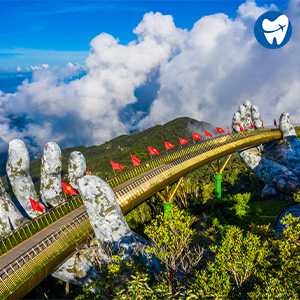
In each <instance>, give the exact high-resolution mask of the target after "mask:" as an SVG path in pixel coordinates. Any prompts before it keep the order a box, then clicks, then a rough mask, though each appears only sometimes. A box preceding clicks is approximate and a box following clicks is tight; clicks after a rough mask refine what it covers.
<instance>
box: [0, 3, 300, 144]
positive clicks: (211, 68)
mask: <svg viewBox="0 0 300 300" xmlns="http://www.w3.org/2000/svg"><path fill="white" fill-rule="evenodd" d="M290 6H292V7H293V9H291V8H290V7H289V8H288V10H287V12H286V13H287V15H288V17H289V18H290V20H291V22H292V26H293V29H294V32H295V34H294V33H293V36H292V38H291V41H290V42H289V43H288V44H287V45H285V46H284V47H283V48H281V49H277V50H274V51H273V50H269V49H265V48H263V47H262V46H260V45H259V44H258V43H257V41H256V39H255V37H254V34H253V28H254V23H255V20H256V18H257V17H258V16H259V15H260V14H261V13H263V12H265V11H266V10H267V9H268V7H257V5H256V4H255V2H253V1H247V2H246V3H244V4H242V5H241V6H240V8H239V10H238V14H237V17H236V18H235V19H230V18H228V16H226V15H225V14H221V13H220V14H215V15H211V16H205V17H203V18H201V19H200V20H199V21H198V22H196V23H195V24H194V27H193V28H192V29H191V30H190V31H187V30H184V29H180V28H176V26H175V24H174V22H173V18H172V16H163V15H162V14H160V13H155V14H154V13H152V12H151V13H148V14H145V16H144V18H143V20H142V21H141V22H140V24H138V26H137V27H136V29H135V30H134V33H135V34H136V35H137V40H135V41H132V42H131V43H129V44H128V45H121V44H120V43H119V41H118V40H117V39H115V38H114V37H112V36H111V35H108V34H106V33H102V34H100V35H98V36H97V37H95V38H94V39H93V40H92V41H91V50H90V53H89V56H88V58H87V59H86V61H85V65H84V66H83V65H80V64H72V63H69V64H68V65H67V66H66V67H65V68H59V67H52V68H51V67H48V66H47V65H44V66H43V67H42V68H36V67H34V66H33V68H34V69H35V71H34V76H33V80H32V82H30V83H29V82H28V80H25V81H24V82H23V84H22V86H20V87H18V91H17V93H15V94H7V95H6V94H3V93H0V101H1V102H0V103H1V109H2V110H1V115H2V116H3V117H2V118H3V119H2V120H0V122H2V123H1V126H4V127H3V132H4V139H2V140H3V143H2V144H1V143H0V150H1V149H2V148H1V147H3V145H4V143H7V141H8V139H9V138H11V137H12V136H13V137H19V138H26V137H29V138H30V139H31V140H32V145H34V146H36V147H39V146H43V145H44V144H45V143H46V142H48V141H50V140H53V141H56V142H58V143H59V144H60V145H61V146H63V147H66V146H74V145H79V144H85V145H91V144H100V143H102V142H104V141H106V140H108V139H111V138H113V137H115V136H118V135H120V134H122V133H128V132H129V130H130V129H131V128H130V126H131V124H129V123H128V122H124V120H122V118H120V115H122V114H123V112H124V111H125V110H126V108H127V107H128V105H131V104H133V103H135V102H136V101H137V99H136V97H135V94H134V93H135V90H136V89H137V88H138V87H141V86H143V85H144V84H145V83H146V82H147V81H148V80H149V79H151V78H152V76H154V75H155V76H158V81H159V83H160V89H159V91H158V94H157V98H156V99H155V100H154V101H153V103H152V105H151V107H150V112H149V114H148V115H147V116H146V117H145V118H144V119H142V120H141V121H140V123H139V124H138V126H139V127H140V128H145V127H148V126H151V125H155V124H158V123H165V122H167V121H169V120H171V119H173V118H175V117H180V116H189V117H192V118H196V119H198V120H203V121H208V122H210V123H213V124H215V125H216V126H226V125H227V124H228V125H229V124H230V122H231V118H232V115H233V113H234V111H235V110H236V109H237V107H238V105H239V104H241V102H243V101H244V100H245V99H250V100H251V101H252V102H253V103H255V104H257V105H259V106H260V108H261V111H262V116H263V118H264V121H265V124H266V123H268V122H269V123H271V122H272V120H273V118H274V117H278V116H279V114H280V113H281V112H283V111H284V110H286V111H289V112H290V113H291V116H292V118H293V119H294V120H297V116H298V115H299V113H300V108H299V104H298V103H299V101H298V99H297V95H299V92H300V84H299V82H300V80H299V79H300V70H299V68H298V66H299V62H300V58H299V53H300V44H299V39H297V37H298V35H299V33H298V32H300V30H299V29H300V13H299V9H298V10H297V9H296V8H299V1H293V2H291V4H290ZM271 8H272V9H274V6H273V5H271ZM83 74H84V75H83ZM157 74H158V75H157ZM24 113H25V114H26V115H25V119H24V120H23V123H22V126H19V127H18V128H15V129H11V127H9V126H8V125H9V123H10V121H9V120H8V119H7V118H8V117H9V116H20V115H22V114H24ZM137 115H138V116H142V115H143V114H142V113H141V112H137ZM131 119H132V120H133V119H135V118H134V117H131Z"/></svg>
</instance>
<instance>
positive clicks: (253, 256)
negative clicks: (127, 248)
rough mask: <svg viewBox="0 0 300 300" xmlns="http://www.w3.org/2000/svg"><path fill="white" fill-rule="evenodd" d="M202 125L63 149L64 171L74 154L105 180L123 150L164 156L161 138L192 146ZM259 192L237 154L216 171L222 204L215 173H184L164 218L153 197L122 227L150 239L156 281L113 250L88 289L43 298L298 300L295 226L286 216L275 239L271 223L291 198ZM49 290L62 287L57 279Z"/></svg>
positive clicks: (126, 159) (184, 123) (126, 158)
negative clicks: (220, 177)
mask: <svg viewBox="0 0 300 300" xmlns="http://www.w3.org/2000/svg"><path fill="white" fill-rule="evenodd" d="M202 125H203V124H201V123H200V122H197V121H195V120H191V119H189V118H180V119H176V120H173V121H171V122H169V123H167V124H165V125H163V126H155V127H152V128H149V129H148V130H146V131H143V132H140V133H134V134H132V135H129V136H126V135H123V136H120V137H118V138H116V139H113V140H112V141H109V142H106V143H104V144H103V145H100V146H92V147H83V146H81V147H76V148H69V149H64V150H63V174H66V172H67V161H68V157H69V154H70V153H71V152H72V151H75V150H77V151H81V152H82V153H83V154H84V156H85V157H86V161H87V167H88V169H89V170H90V171H91V172H92V174H96V175H99V176H100V177H102V178H103V179H107V178H109V177H111V176H112V175H113V173H112V169H111V165H110V160H114V161H116V162H118V163H120V164H123V165H124V166H125V170H128V169H130V168H131V166H132V162H131V159H130V155H129V153H130V152H131V153H132V154H133V155H135V156H136V157H137V158H138V159H140V160H141V162H142V163H143V162H146V161H148V160H149V159H150V156H149V153H148V149H147V146H152V147H155V148H157V149H158V150H159V151H160V153H165V148H164V145H163V142H164V141H165V140H166V141H168V142H171V143H172V144H175V145H176V148H179V142H178V136H179V137H181V138H185V139H188V140H189V141H190V142H191V132H200V133H201V129H200V128H202V127H201V126H202ZM197 126H199V127H198V128H199V131H198V130H197V129H196V128H197ZM211 131H212V132H214V131H213V130H212V129H211ZM221 162H222V160H221ZM39 168H40V167H39V161H35V162H33V164H32V169H31V173H32V174H33V176H34V178H35V183H36V184H37V183H38V178H39ZM120 172H121V171H117V173H120ZM262 188H263V183H262V182H260V181H259V179H258V178H257V176H256V175H255V174H254V173H252V171H251V170H250V169H249V168H248V167H247V166H246V165H245V164H244V162H243V161H242V160H241V158H240V157H239V155H238V154H234V155H233V156H232V158H231V159H230V162H229V164H228V165H227V167H226V169H225V170H224V172H223V182H222V195H223V196H222V200H217V199H214V189H215V181H214V172H213V170H212V168H211V167H210V166H209V165H207V166H204V167H202V168H200V169H198V170H197V171H195V172H193V173H190V174H188V176H186V177H185V178H184V180H183V182H182V184H181V186H180V188H179V190H178V192H177V195H176V197H175V200H174V201H175V202H174V204H173V208H172V213H171V215H170V216H168V217H165V216H163V214H162V212H163V205H162V202H161V200H160V199H159V198H157V197H156V196H153V197H151V198H150V199H148V200H147V201H146V202H144V203H143V204H142V205H140V206H139V207H137V208H136V209H134V210H133V211H131V212H130V213H128V214H127V215H126V220H127V222H128V224H129V226H130V227H131V228H132V229H133V230H134V231H136V232H138V233H139V234H141V235H142V236H143V237H146V238H148V239H149V240H151V241H152V243H153V245H154V246H153V247H151V248H148V249H147V251H148V253H151V254H154V255H156V257H157V258H158V259H159V262H160V267H161V270H162V272H161V273H160V274H158V275H157V274H156V276H155V274H153V273H151V272H149V270H148V269H147V268H146V266H145V265H144V264H134V263H133V261H131V260H127V261H123V260H122V259H121V256H120V255H119V254H118V253H112V254H111V261H110V262H109V263H108V264H107V265H102V266H101V274H102V276H101V277H100V279H98V280H96V281H94V282H92V283H91V284H90V286H87V287H84V288H83V289H82V290H78V288H77V289H76V288H75V286H74V288H73V289H71V290H72V291H73V293H72V295H70V297H69V298H68V297H67V296H66V295H64V293H63V292H60V293H58V291H57V288H54V289H52V290H50V292H49V294H48V297H49V295H51V296H50V297H49V298H51V299H61V298H68V299H70V298H72V299H74V298H76V297H77V298H76V299H78V300H80V299H115V300H117V299H118V300H119V299H125V300H129V299H298V298H299V296H300V286H299V282H298V280H295V278H298V277H299V275H300V269H299V268H300V267H299V266H300V264H299V259H300V250H299V248H300V244H299V240H300V225H299V223H298V220H295V219H293V218H291V217H288V218H287V219H286V221H285V222H286V223H285V224H286V226H285V228H284V232H283V234H278V235H275V233H274V231H273V229H271V226H272V224H273V223H274V221H275V218H276V216H277V214H278V213H279V212H280V210H281V209H282V208H283V207H285V206H286V205H288V204H290V203H292V201H282V200H276V199H272V200H265V199H261V197H260V192H261V190H262ZM299 199H300V193H299V194H297V195H295V196H294V200H295V201H298V202H300V200H299ZM52 280H53V279H52ZM54 285H56V286H60V287H61V289H62V288H63V285H62V284H61V283H59V282H58V281H56V283H55V284H54ZM75 290H76V292H74V291H75ZM92 291H93V292H92ZM32 298H33V297H32Z"/></svg>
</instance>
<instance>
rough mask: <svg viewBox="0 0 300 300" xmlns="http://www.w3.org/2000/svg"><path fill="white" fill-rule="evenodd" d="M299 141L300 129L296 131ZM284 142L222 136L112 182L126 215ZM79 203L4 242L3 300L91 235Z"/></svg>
mask: <svg viewBox="0 0 300 300" xmlns="http://www.w3.org/2000/svg"><path fill="white" fill-rule="evenodd" d="M295 129H296V133H297V136H298V137H299V136H300V126H295ZM280 139H282V136H281V133H280V131H279V130H278V129H277V128H264V129H257V130H250V131H244V132H240V133H237V134H230V135H222V136H218V137H215V138H213V139H209V140H207V141H203V142H201V143H199V144H194V145H191V146H189V147H186V148H184V149H181V150H178V151H174V152H172V153H170V154H167V155H164V156H160V157H158V158H156V159H153V160H151V161H148V162H146V163H144V164H142V165H140V166H138V167H136V168H133V169H131V170H128V171H127V172H124V173H122V174H120V175H117V176H115V177H113V178H111V179H110V180H108V183H109V184H110V186H111V187H112V188H113V191H114V192H115V195H116V198H117V201H118V203H119V204H120V206H121V209H122V212H123V213H124V214H126V213H128V212H129V211H130V210H132V209H134V208H135V207H137V206H138V205H139V204H141V203H142V202H143V201H145V200H146V199H148V198H149V197H150V196H152V195H154V194H155V193H157V192H158V191H160V190H162V189H163V188H164V187H165V186H167V185H170V184H172V183H174V182H176V181H177V180H178V179H179V178H181V177H183V176H185V175H186V174H188V173H189V172H192V171H194V170H196V169H198V168H199V167H201V166H203V165H205V164H208V163H210V162H213V161H214V160H217V159H220V158H222V157H224V156H227V155H229V154H232V153H234V152H236V151H241V150H245V149H247V148H251V147H253V146H257V145H259V144H261V143H267V142H271V141H275V140H280ZM92 231H93V230H92V227H91V225H90V222H89V219H88V215H87V213H86V211H85V208H84V206H83V205H82V202H81V200H80V199H78V198H75V199H72V200H71V201H69V202H66V203H63V204H61V205H60V206H58V207H55V208H54V209H52V210H51V211H49V212H47V213H45V214H44V215H41V216H40V217H38V218H35V219H34V220H32V221H31V222H30V223H27V224H26V225H24V226H23V227H21V228H18V229H17V230H15V231H13V232H12V233H11V234H9V235H7V236H5V237H3V238H2V239H1V240H0V251H1V252H0V254H1V256H0V299H6V298H8V299H18V298H22V297H23V296H24V295H25V294H26V293H28V292H29V291H30V290H31V289H32V288H34V287H35V286H36V285H37V284H38V283H39V282H41V281H42V280H43V279H44V278H45V277H46V276H47V275H49V274H50V273H51V272H53V271H54V270H55V269H56V268H57V267H58V266H59V265H60V264H62V263H63V262H64V261H65V260H66V259H68V258H69V257H70V256H71V255H72V254H74V252H76V249H78V247H79V246H81V245H82V244H83V243H84V242H85V241H86V239H87V237H88V235H89V234H91V233H92Z"/></svg>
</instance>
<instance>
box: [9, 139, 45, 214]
mask: <svg viewBox="0 0 300 300" xmlns="http://www.w3.org/2000/svg"><path fill="white" fill-rule="evenodd" d="M29 166H30V157H29V152H28V149H27V147H26V146H25V144H24V142H23V141H21V140H18V139H16V140H12V141H11V142H10V143H9V145H8V158H7V164H6V172H7V175H8V178H9V180H10V183H11V186H12V189H13V192H14V194H15V196H16V198H17V200H18V202H19V203H20V205H21V207H20V208H19V210H21V213H22V214H23V215H25V216H26V215H28V216H30V217H32V218H34V217H37V216H38V215H40V212H38V211H36V210H33V209H32V207H31V204H30V201H29V197H30V198H32V199H33V200H35V201H37V202H38V203H39V204H41V203H40V201H39V199H38V196H37V193H36V191H35V188H34V185H33V182H32V179H31V176H30V173H29ZM22 209H23V211H22Z"/></svg>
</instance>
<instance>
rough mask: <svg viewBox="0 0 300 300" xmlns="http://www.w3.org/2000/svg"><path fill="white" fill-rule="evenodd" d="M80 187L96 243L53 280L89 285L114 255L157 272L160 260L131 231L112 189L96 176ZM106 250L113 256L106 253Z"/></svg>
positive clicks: (82, 183) (55, 274)
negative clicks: (147, 251) (145, 264)
mask: <svg viewBox="0 0 300 300" xmlns="http://www.w3.org/2000/svg"><path fill="white" fill-rule="evenodd" d="M78 186H79V191H80V194H81V196H82V199H83V202H84V205H85V206H86V210H87V212H88V215H89V218H90V222H91V225H92V227H93V229H94V232H95V239H94V240H93V241H92V242H91V243H90V244H89V245H87V246H86V248H85V249H82V250H79V252H77V253H76V254H75V255H74V256H72V257H71V258H70V259H69V260H67V261H66V262H65V263H64V264H63V265H62V266H61V267H60V268H59V269H58V270H57V271H56V272H55V273H54V274H53V276H54V277H56V278H59V279H61V280H64V281H69V282H73V283H76V284H79V285H86V284H88V283H89V282H90V281H91V280H94V279H95V278H97V277H98V276H101V265H103V264H104V265H105V264H107V263H109V262H110V261H111V255H113V254H117V255H119V256H120V257H121V258H122V259H123V260H127V259H133V260H134V261H135V262H139V261H146V262H147V263H148V264H149V266H148V267H149V271H150V272H151V271H153V272H158V270H159V264H158V262H157V260H156V259H154V258H153V257H152V259H151V260H149V255H148V254H146V252H145V247H146V246H147V245H149V244H150V242H149V241H146V240H145V239H143V238H142V237H140V236H138V235H137V234H135V233H134V232H132V231H131V230H130V228H129V226H128V224H127V222H126V220H125V217H124V216H123V214H122V211H121V208H120V206H119V204H118V203H117V200H116V198H115V195H114V193H113V190H112V189H111V187H110V186H109V185H108V184H107V183H106V182H105V181H103V180H102V179H100V178H99V177H97V176H93V175H88V176H84V177H82V178H80V179H79V180H78ZM107 248H109V249H110V253H109V251H106V250H105V249H107ZM150 261H151V265H150ZM99 266H100V267H99Z"/></svg>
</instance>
